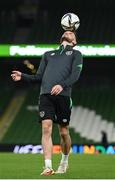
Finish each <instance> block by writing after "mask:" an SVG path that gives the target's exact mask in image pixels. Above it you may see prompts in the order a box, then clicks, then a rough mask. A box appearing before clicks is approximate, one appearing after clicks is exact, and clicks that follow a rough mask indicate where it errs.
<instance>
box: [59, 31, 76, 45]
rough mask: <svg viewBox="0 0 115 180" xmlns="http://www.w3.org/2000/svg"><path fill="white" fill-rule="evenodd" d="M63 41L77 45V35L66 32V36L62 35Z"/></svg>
mask: <svg viewBox="0 0 115 180" xmlns="http://www.w3.org/2000/svg"><path fill="white" fill-rule="evenodd" d="M62 41H67V42H69V43H72V44H73V45H75V44H76V37H75V34H74V33H73V32H71V31H66V32H64V34H63V35H62Z"/></svg>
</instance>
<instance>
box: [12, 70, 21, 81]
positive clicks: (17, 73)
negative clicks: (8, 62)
mask: <svg viewBox="0 0 115 180" xmlns="http://www.w3.org/2000/svg"><path fill="white" fill-rule="evenodd" d="M21 75H22V73H21V72H20V71H12V74H11V77H12V79H13V80H14V81H20V80H21Z"/></svg>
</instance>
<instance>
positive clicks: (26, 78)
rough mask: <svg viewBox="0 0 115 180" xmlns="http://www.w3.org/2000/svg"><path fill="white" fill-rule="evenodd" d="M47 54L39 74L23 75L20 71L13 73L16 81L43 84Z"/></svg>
mask: <svg viewBox="0 0 115 180" xmlns="http://www.w3.org/2000/svg"><path fill="white" fill-rule="evenodd" d="M46 64H47V63H46V60H45V54H44V55H43V57H42V60H41V62H40V65H39V68H38V70H37V73H36V74H34V75H29V74H25V73H22V72H20V71H12V74H11V77H12V79H13V80H14V81H20V80H24V81H27V82H41V80H42V76H43V73H44V70H45V68H46Z"/></svg>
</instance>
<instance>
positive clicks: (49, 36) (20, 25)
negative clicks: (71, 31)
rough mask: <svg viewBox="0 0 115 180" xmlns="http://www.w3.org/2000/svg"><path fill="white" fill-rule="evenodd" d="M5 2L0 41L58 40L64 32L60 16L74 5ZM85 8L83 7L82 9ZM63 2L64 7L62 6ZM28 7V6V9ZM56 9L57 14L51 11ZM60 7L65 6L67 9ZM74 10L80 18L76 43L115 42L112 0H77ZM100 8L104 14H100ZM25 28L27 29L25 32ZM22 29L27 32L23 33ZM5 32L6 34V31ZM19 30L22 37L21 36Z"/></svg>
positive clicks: (0, 21) (64, 3)
mask: <svg viewBox="0 0 115 180" xmlns="http://www.w3.org/2000/svg"><path fill="white" fill-rule="evenodd" d="M5 1H6V0H5ZM5 1H4V2H2V1H1V2H0V6H1V12H0V17H1V18H0V25H1V26H0V27H1V29H0V42H2V43H16V44H18V43H23V41H24V40H25V43H30V44H32V43H57V42H59V38H60V36H61V34H62V32H63V30H62V28H61V26H60V22H59V18H60V19H61V17H62V15H64V14H65V13H67V11H68V12H69V11H70V9H73V4H72V3H71V2H70V1H69V0H64V1H63V2H62V3H61V9H60V7H59V6H60V3H58V1H57V2H52V7H53V9H51V7H50V3H48V2H44V1H36V0H33V1H20V0H17V1H12V3H10V4H9V5H8V2H7V1H6V4H7V5H8V6H5V4H4V3H5ZM83 4H84V7H86V8H85V9H84V8H83ZM65 5H66V7H65ZM30 7H31V8H30ZM57 8H59V9H60V10H58V16H54V14H55V13H56V12H57ZM62 9H66V12H65V11H64V10H62ZM74 11H75V12H76V13H77V14H78V15H79V17H80V20H81V25H80V28H79V29H78V32H77V34H78V41H79V43H87V42H88V43H94V42H95V43H105V44H109V43H114V42H115V36H114V31H115V27H114V26H113V17H114V16H115V11H114V0H109V1H108V2H107V5H106V0H101V1H100V2H98V1H97V0H94V1H93V2H92V1H91V0H88V1H86V2H84V1H83V0H77V1H76V3H75V6H74ZM102 11H103V14H102ZM25 29H26V31H25ZM22 30H24V31H25V32H27V33H22ZM6 32H7V33H6ZM20 33H21V34H22V36H23V38H22V37H21V39H20V38H19V37H20Z"/></svg>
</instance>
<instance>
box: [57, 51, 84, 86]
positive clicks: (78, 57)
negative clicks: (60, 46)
mask: <svg viewBox="0 0 115 180" xmlns="http://www.w3.org/2000/svg"><path fill="white" fill-rule="evenodd" d="M82 66H83V58H82V54H81V53H80V52H79V51H76V52H75V54H74V59H73V63H72V71H71V74H70V76H69V77H68V78H67V79H65V80H64V81H63V82H60V83H59V84H60V85H61V86H62V87H63V88H66V87H69V86H72V85H73V84H74V83H75V82H76V81H77V80H78V79H79V76H80V73H81V70H82Z"/></svg>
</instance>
